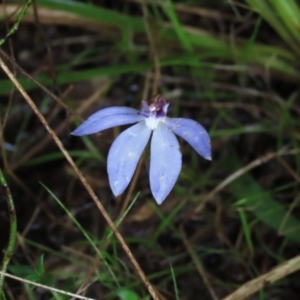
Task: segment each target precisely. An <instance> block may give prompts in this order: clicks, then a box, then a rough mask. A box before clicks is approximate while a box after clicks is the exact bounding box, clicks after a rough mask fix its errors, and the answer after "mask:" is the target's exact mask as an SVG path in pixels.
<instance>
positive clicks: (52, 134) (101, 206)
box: [0, 59, 159, 300]
mask: <svg viewBox="0 0 300 300" xmlns="http://www.w3.org/2000/svg"><path fill="white" fill-rule="evenodd" d="M0 66H1V68H2V69H3V71H4V72H5V73H6V74H7V76H8V77H9V79H10V80H11V81H12V82H13V83H14V85H15V86H16V88H17V89H18V90H19V92H20V93H21V95H22V96H23V97H24V99H25V100H26V102H27V103H28V105H29V106H30V107H31V109H32V110H33V111H34V113H35V114H36V115H37V117H38V118H39V120H40V121H41V123H42V124H43V126H44V127H45V129H46V130H47V131H48V132H49V134H50V135H51V137H52V138H53V140H54V142H55V143H56V145H57V146H58V148H59V149H60V151H61V152H62V153H63V155H64V156H65V158H66V160H67V161H68V162H69V164H70V165H71V167H72V168H73V170H74V171H75V173H76V174H77V176H78V178H79V179H80V181H81V182H82V184H83V186H84V187H85V188H86V190H87V192H88V193H89V195H90V196H91V198H92V200H93V201H94V203H95V204H96V206H97V207H98V209H99V211H100V212H101V214H102V215H103V217H104V218H105V220H106V221H107V223H108V225H109V226H110V228H111V229H112V231H113V232H114V234H115V236H116V238H117V239H118V241H119V242H120V244H121V246H122V248H123V249H124V251H125V253H126V254H127V256H128V258H129V259H130V261H131V262H132V264H133V266H134V268H135V270H136V271H137V273H138V274H139V276H140V278H141V280H142V282H143V283H144V284H145V286H146V287H147V289H148V291H149V293H150V295H151V296H152V298H153V299H155V300H158V299H159V298H158V296H157V294H156V293H155V291H154V289H153V287H152V285H151V284H150V282H149V281H148V279H147V277H146V276H145V274H144V272H143V270H142V269H141V267H140V266H139V264H138V262H137V261H136V259H135V257H134V256H133V254H132V252H131V251H130V249H129V247H128V246H127V244H126V242H125V241H124V239H123V237H122V235H121V234H120V232H119V231H118V229H117V228H116V226H115V224H114V222H113V221H112V220H111V218H110V216H109V215H108V213H107V212H106V210H105V208H104V206H103V205H102V203H101V202H100V200H99V199H98V197H97V195H96V194H95V192H94V191H93V189H92V188H91V187H90V185H89V184H88V182H87V180H86V179H85V177H84V176H83V174H82V173H81V171H80V170H79V168H78V167H77V166H76V164H75V163H74V161H73V159H72V158H71V156H70V155H69V153H68V151H67V150H66V149H65V147H64V146H63V144H62V142H61V141H60V140H59V138H58V136H57V135H56V133H55V132H54V131H53V130H52V129H51V128H50V126H49V125H48V123H47V121H46V120H45V118H44V116H43V115H42V114H41V113H40V111H39V109H38V107H37V106H36V105H35V103H34V102H33V100H32V99H31V98H30V97H29V95H28V94H27V93H26V91H25V90H24V89H23V87H22V86H21V85H20V83H19V82H18V80H17V79H16V78H15V76H14V75H13V74H12V73H11V71H10V70H9V69H8V67H7V66H6V64H5V63H4V62H3V60H2V59H0Z"/></svg>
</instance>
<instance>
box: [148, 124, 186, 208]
mask: <svg viewBox="0 0 300 300" xmlns="http://www.w3.org/2000/svg"><path fill="white" fill-rule="evenodd" d="M181 164H182V162H181V153H180V149H179V143H178V141H177V138H176V136H175V135H174V133H173V132H172V131H171V130H170V129H169V128H167V127H166V126H165V125H164V124H163V123H160V124H159V125H158V126H157V128H156V129H155V130H154V132H153V137H152V141H151V159H150V187H151V191H152V194H153V196H154V198H155V200H156V202H157V203H158V204H161V203H162V202H163V201H164V200H165V199H166V197H167V196H168V194H169V193H170V191H171V190H172V188H173V187H174V185H175V183H176V181H177V178H178V176H179V173H180V170H181Z"/></svg>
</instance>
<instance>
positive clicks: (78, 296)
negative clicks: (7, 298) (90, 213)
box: [0, 271, 96, 300]
mask: <svg viewBox="0 0 300 300" xmlns="http://www.w3.org/2000/svg"><path fill="white" fill-rule="evenodd" d="M0 275H1V276H3V277H9V278H12V279H15V280H19V281H21V282H24V283H28V284H31V285H34V286H37V287H40V288H43V289H46V290H49V291H52V292H56V293H60V294H63V295H67V296H72V297H75V299H83V300H96V299H95V298H88V297H84V296H80V295H76V294H73V293H70V292H66V291H63V290H59V289H56V288H54V287H51V286H47V285H44V284H40V283H37V282H33V281H30V280H27V279H23V278H21V277H18V276H14V275H11V274H8V273H6V272H2V271H0Z"/></svg>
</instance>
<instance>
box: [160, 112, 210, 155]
mask: <svg viewBox="0 0 300 300" xmlns="http://www.w3.org/2000/svg"><path fill="white" fill-rule="evenodd" d="M165 124H166V126H167V127H168V128H169V129H171V130H172V131H173V132H175V133H176V134H177V135H179V136H180V137H182V138H183V139H184V140H186V141H187V142H188V143H189V144H190V145H191V146H192V147H193V148H194V149H195V150H196V151H197V153H198V154H200V155H201V156H203V157H204V158H205V159H207V160H211V145H210V137H209V135H208V133H207V131H206V130H205V129H204V128H203V127H202V126H201V125H200V124H199V123H197V122H196V121H194V120H190V119H183V118H178V119H177V118H166V119H165Z"/></svg>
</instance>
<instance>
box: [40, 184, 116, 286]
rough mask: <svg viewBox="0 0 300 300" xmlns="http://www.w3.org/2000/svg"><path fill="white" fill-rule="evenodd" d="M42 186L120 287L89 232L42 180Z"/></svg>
mask: <svg viewBox="0 0 300 300" xmlns="http://www.w3.org/2000/svg"><path fill="white" fill-rule="evenodd" d="M40 184H41V185H42V187H43V188H44V189H45V190H46V191H47V192H48V193H49V194H50V195H51V196H52V198H53V199H54V200H55V201H56V202H57V203H58V205H59V206H60V207H61V208H62V209H63V210H64V211H65V213H66V214H67V215H68V217H69V218H70V219H71V220H72V221H73V223H74V224H75V225H76V226H77V228H78V229H79V230H80V231H81V233H82V234H83V235H84V237H85V238H86V239H87V240H88V241H89V243H90V244H91V246H92V247H93V248H94V250H95V252H96V253H97V254H98V255H99V257H100V258H101V260H102V261H103V264H104V266H105V267H106V268H107V270H108V271H109V273H110V274H111V276H112V278H113V279H114V281H115V283H116V285H117V287H120V284H119V281H118V280H117V277H116V275H115V274H114V272H113V270H112V269H111V268H110V266H109V264H108V263H107V261H106V259H105V258H104V256H103V255H102V253H101V252H100V251H99V249H98V247H97V246H96V244H95V243H94V241H93V240H92V239H91V237H90V236H89V234H88V233H87V232H86V231H85V230H84V228H83V227H82V226H81V224H80V223H79V222H78V221H77V220H76V219H75V218H74V216H73V215H72V214H71V212H70V211H69V210H68V209H67V208H66V206H65V205H64V204H63V203H62V202H61V201H60V200H59V199H58V198H57V197H56V196H55V194H54V193H53V192H52V191H51V190H50V189H49V188H48V187H47V186H46V185H44V184H43V183H42V182H40Z"/></svg>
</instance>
